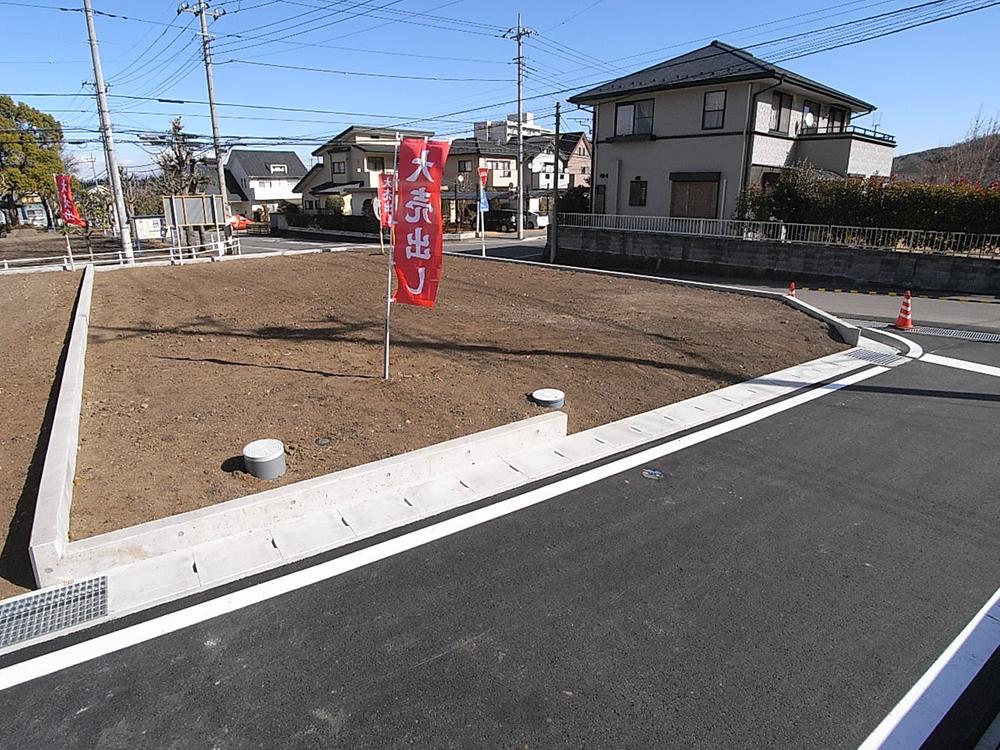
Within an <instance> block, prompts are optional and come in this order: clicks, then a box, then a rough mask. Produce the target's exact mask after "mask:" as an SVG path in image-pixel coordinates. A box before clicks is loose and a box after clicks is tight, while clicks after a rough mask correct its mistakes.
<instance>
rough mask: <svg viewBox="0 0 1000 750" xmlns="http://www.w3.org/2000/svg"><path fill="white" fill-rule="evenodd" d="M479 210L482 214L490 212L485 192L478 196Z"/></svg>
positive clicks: (488, 200)
mask: <svg viewBox="0 0 1000 750" xmlns="http://www.w3.org/2000/svg"><path fill="white" fill-rule="evenodd" d="M479 210H480V211H482V212H483V213H486V212H487V211H489V210H490V199H489V198H487V197H486V191H485V190H484V191H483V192H482V193H480V194H479Z"/></svg>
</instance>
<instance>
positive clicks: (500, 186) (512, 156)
mask: <svg viewBox="0 0 1000 750" xmlns="http://www.w3.org/2000/svg"><path fill="white" fill-rule="evenodd" d="M480 167H485V168H487V169H488V170H489V174H488V175H487V177H486V190H487V192H490V193H492V192H500V191H512V190H514V189H516V188H517V146H516V145H514V144H506V143H496V142H494V141H487V140H483V139H479V138H455V139H454V140H453V141H452V142H451V148H450V149H449V151H448V162H447V164H445V168H444V177H443V180H444V184H445V185H452V184H454V182H455V180H456V179H457V178H458V177H459V176H461V177H462V183H461V184H462V185H463V189H464V190H465V191H473V192H475V191H476V190H478V187H477V185H478V182H477V181H478V180H479V168H480Z"/></svg>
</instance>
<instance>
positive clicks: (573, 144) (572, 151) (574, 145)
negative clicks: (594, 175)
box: [559, 130, 592, 188]
mask: <svg viewBox="0 0 1000 750" xmlns="http://www.w3.org/2000/svg"><path fill="white" fill-rule="evenodd" d="M559 152H560V153H561V154H562V157H563V159H564V160H565V163H566V174H568V175H569V187H571V188H573V187H580V186H582V185H589V184H590V177H591V174H590V167H591V156H592V155H591V145H590V139H589V138H588V137H587V134H586V133H584V132H583V131H582V130H580V131H576V132H571V133H560V134H559Z"/></svg>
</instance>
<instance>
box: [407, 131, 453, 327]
mask: <svg viewBox="0 0 1000 750" xmlns="http://www.w3.org/2000/svg"><path fill="white" fill-rule="evenodd" d="M449 148H450V144H449V143H448V142H446V141H428V140H425V139H423V138H404V139H402V141H400V144H399V166H398V169H397V171H396V175H397V185H396V189H397V198H396V200H397V203H396V212H395V222H396V232H395V241H394V243H393V267H394V268H395V272H396V294H395V296H394V297H393V299H394V300H395V301H396V302H402V303H404V304H407V305H417V306H419V307H434V302H435V300H436V299H437V288H438V283H439V282H440V281H441V254H442V250H443V240H444V237H443V234H442V227H441V175H442V173H443V172H444V163H445V161H446V160H447V158H448V149H449Z"/></svg>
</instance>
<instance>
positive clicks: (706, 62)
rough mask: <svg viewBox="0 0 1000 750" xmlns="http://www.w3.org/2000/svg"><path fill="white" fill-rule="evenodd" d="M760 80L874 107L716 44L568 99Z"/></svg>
mask: <svg viewBox="0 0 1000 750" xmlns="http://www.w3.org/2000/svg"><path fill="white" fill-rule="evenodd" d="M760 78H767V79H782V80H785V81H787V82H788V83H792V84H795V85H799V86H802V87H804V88H808V89H812V90H813V91H817V92H819V93H823V94H826V95H827V96H830V97H832V98H835V99H840V100H841V101H844V102H847V103H849V104H851V105H852V106H853V107H854V108H855V109H858V110H873V109H875V107H874V105H872V104H868V103H867V102H864V101H862V100H860V99H857V98H855V97H853V96H850V95H849V94H845V93H844V92H842V91H837V90H836V89H833V88H830V87H829V86H824V85H823V84H821V83H818V82H816V81H813V80H811V79H809V78H805V77H804V76H800V75H798V74H797V73H793V72H792V71H790V70H786V69H785V68H781V67H778V66H777V65H774V64H772V63H769V62H767V61H766V60H761V59H760V58H758V57H754V56H753V55H751V54H750V53H749V52H745V51H743V50H741V49H739V48H737V47H732V46H730V45H728V44H725V43H723V42H718V41H715V42H712V43H711V44H709V45H707V46H705V47H701V48H700V49H696V50H693V51H692V52H688V53H686V54H683V55H680V56H679V57H674V58H671V59H670V60H665V61H663V62H661V63H657V64H656V65H653V66H651V67H648V68H645V69H643V70H640V71H637V72H635V73H630V74H629V75H626V76H622V77H621V78H616V79H615V80H613V81H610V82H608V83H605V84H602V85H600V86H596V87H594V88H592V89H589V90H588V91H584V92H583V93H581V94H576V95H575V96H571V97H570V99H569V100H570V101H571V102H573V103H574V104H584V103H588V102H590V103H592V102H597V101H600V100H603V99H611V98H615V97H620V96H623V95H625V96H627V95H630V94H635V93H640V92H652V91H663V90H667V89H675V88H684V87H688V86H702V85H705V84H708V83H721V82H727V81H746V80H755V79H760Z"/></svg>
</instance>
